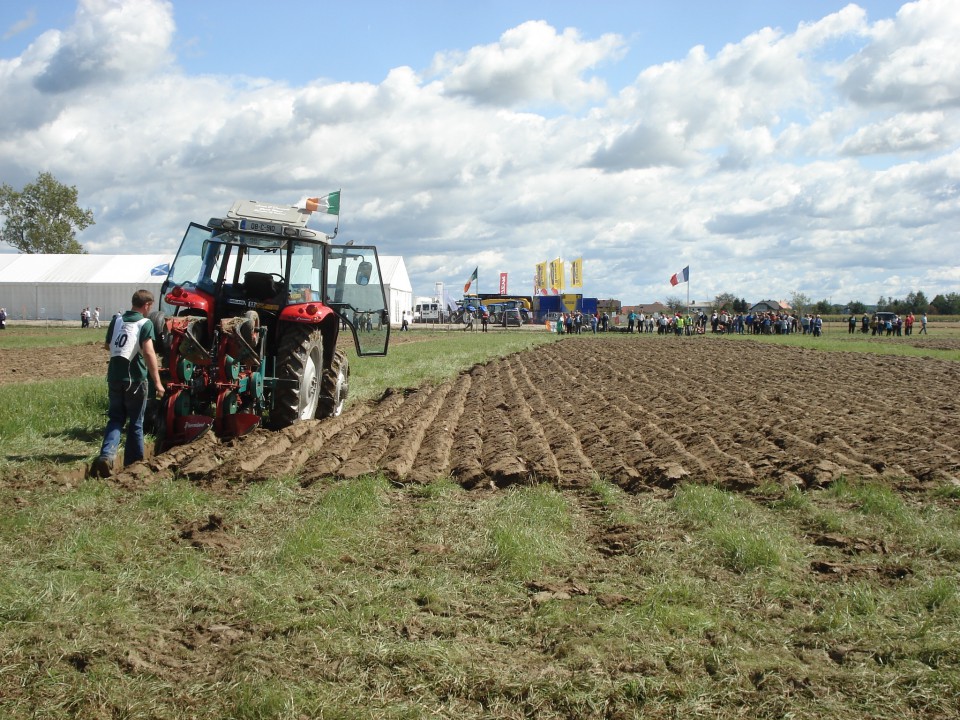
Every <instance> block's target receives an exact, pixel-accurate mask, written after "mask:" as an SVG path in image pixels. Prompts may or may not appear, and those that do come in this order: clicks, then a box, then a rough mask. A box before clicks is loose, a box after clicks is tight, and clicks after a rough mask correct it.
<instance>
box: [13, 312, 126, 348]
mask: <svg viewBox="0 0 960 720" xmlns="http://www.w3.org/2000/svg"><path fill="white" fill-rule="evenodd" d="M108 321H109V318H108ZM101 323H103V321H102V320H101ZM106 328H107V323H104V324H103V327H102V328H101V329H99V330H98V329H96V328H90V329H83V328H81V327H80V324H79V321H78V322H77V325H76V326H74V327H63V326H61V325H59V324H58V325H51V326H47V327H38V326H31V325H18V324H17V323H16V322H13V323H11V322H8V323H7V329H6V330H4V331H3V332H0V348H10V349H23V348H47V347H70V346H74V345H102V344H103V341H104V338H105V336H106V333H107V329H106Z"/></svg>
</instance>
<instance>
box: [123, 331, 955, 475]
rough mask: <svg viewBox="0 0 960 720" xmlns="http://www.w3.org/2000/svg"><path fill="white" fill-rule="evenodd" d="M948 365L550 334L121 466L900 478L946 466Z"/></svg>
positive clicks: (226, 471)
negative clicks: (415, 384)
mask: <svg viewBox="0 0 960 720" xmlns="http://www.w3.org/2000/svg"><path fill="white" fill-rule="evenodd" d="M958 381H960V366H958V365H957V364H956V363H950V362H945V361H938V360H931V359H926V358H924V359H920V358H909V357H895V356H872V355H864V354H848V353H836V352H833V353H827V352H817V351H812V350H807V349H798V348H789V347H778V346H771V345H764V344H758V343H753V342H732V341H722V340H715V339H712V338H680V339H678V338H651V339H644V340H639V339H637V340H634V339H633V338H600V339H596V340H593V339H589V340H587V341H579V340H578V339H569V340H566V341H562V342H558V343H554V344H551V345H546V346H543V347H541V348H539V349H536V350H533V351H528V352H524V353H520V354H516V355H513V356H510V357H507V358H504V359H499V360H495V361H492V362H489V363H487V364H483V365H478V366H476V367H473V368H472V369H470V370H469V371H466V372H464V373H462V374H460V375H459V376H458V377H456V378H455V379H452V380H449V381H447V382H443V383H441V384H438V385H430V386H426V387H422V388H416V389H400V390H392V391H389V392H387V393H386V394H385V395H384V396H383V397H381V398H380V399H378V400H377V401H375V402H369V403H362V404H353V405H349V406H348V408H347V410H346V411H345V413H344V414H343V415H342V416H341V417H339V418H336V419H333V420H327V421H323V422H306V423H301V424H298V425H295V426H293V427H291V428H288V429H287V430H286V431H283V432H281V433H274V432H269V431H266V430H257V431H255V432H254V433H252V434H251V435H248V436H246V437H244V438H241V439H239V440H234V441H231V442H227V443H220V442H219V441H217V440H216V439H215V438H213V437H211V436H207V437H204V438H202V439H201V440H199V441H198V442H196V443H194V444H192V445H189V446H185V447H180V448H175V449H173V450H171V451H169V452H167V453H164V454H162V455H160V456H158V457H155V458H151V459H150V460H148V461H147V462H146V463H144V464H142V465H139V466H134V467H132V468H130V469H129V470H128V471H127V472H126V473H124V474H123V475H122V476H121V477H120V478H119V480H120V481H121V482H129V483H138V482H142V481H144V480H146V479H147V478H149V477H150V476H151V475H152V474H153V473H155V472H164V471H171V470H173V471H176V472H177V473H178V474H180V475H181V476H186V477H189V478H192V479H195V480H199V481H204V482H208V483H213V484H222V483H235V482H250V481H256V480H262V479H266V478H268V477H276V476H280V475H284V474H296V475H297V476H299V477H300V478H301V479H302V483H303V484H304V485H308V484H310V483H312V482H314V481H316V480H318V479H320V478H323V477H326V476H331V475H332V476H336V477H342V478H352V477H357V476H360V475H363V474H366V473H372V472H375V471H381V472H383V473H385V474H386V475H387V476H388V477H390V478H391V479H392V480H395V481H397V482H400V483H407V482H418V483H422V482H429V481H431V480H432V479H435V478H437V477H442V476H451V477H453V478H454V479H455V480H456V481H457V482H459V483H460V484H462V485H463V486H464V487H468V488H475V487H492V486H499V487H502V486H506V485H510V484H515V483H532V482H542V483H550V484H552V485H555V486H557V487H560V488H575V487H582V486H585V485H587V484H589V483H590V482H591V481H592V480H594V479H595V478H598V477H599V478H604V479H606V480H608V481H610V482H614V483H616V484H617V485H619V486H621V487H622V488H624V489H626V490H628V491H631V492H638V491H643V490H646V489H652V488H655V487H658V486H659V487H669V486H672V485H675V484H676V483H678V482H680V481H691V482H703V483H716V484H718V485H720V486H723V487H727V488H732V489H733V488H735V489H743V488H748V487H753V486H758V485H761V484H764V483H768V482H774V483H780V484H787V485H797V486H804V487H812V486H817V485H822V484H828V483H830V482H831V481H833V480H835V479H836V478H837V477H839V476H840V475H848V476H860V477H877V476H885V477H887V478H889V479H890V480H891V481H892V482H896V483H897V484H898V485H900V486H904V485H906V486H910V485H926V484H932V483H938V484H939V483H943V482H953V483H956V482H957V478H960V402H958V399H957V395H956V388H957V387H958V386H960V383H958Z"/></svg>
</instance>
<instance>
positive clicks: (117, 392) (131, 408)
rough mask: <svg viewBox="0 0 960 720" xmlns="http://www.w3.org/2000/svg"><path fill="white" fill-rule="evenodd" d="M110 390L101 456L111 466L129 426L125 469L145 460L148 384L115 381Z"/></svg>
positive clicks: (144, 382)
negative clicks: (144, 438)
mask: <svg viewBox="0 0 960 720" xmlns="http://www.w3.org/2000/svg"><path fill="white" fill-rule="evenodd" d="M107 385H108V387H109V399H110V406H109V408H108V409H107V429H106V430H105V431H104V433H103V445H102V446H101V447H100V457H102V458H107V459H108V460H109V461H110V462H111V463H112V462H113V459H114V458H115V457H116V456H117V448H118V447H119V445H120V433H121V432H122V431H123V426H124V425H126V426H127V442H126V445H124V448H123V464H124V466H127V465H130V464H131V463H135V462H137V461H138V460H143V414H144V411H146V409H147V381H146V380H142V381H140V382H133V383H131V382H130V381H128V380H121V381H116V380H111V381H109V382H108V383H107Z"/></svg>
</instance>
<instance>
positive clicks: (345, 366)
mask: <svg viewBox="0 0 960 720" xmlns="http://www.w3.org/2000/svg"><path fill="white" fill-rule="evenodd" d="M349 392H350V364H349V361H348V360H347V356H346V354H345V353H344V352H343V351H342V350H337V351H336V352H335V353H333V361H332V362H331V363H330V367H328V368H327V369H326V372H324V373H323V382H322V383H321V384H320V407H319V411H318V412H317V417H321V418H327V417H337V416H338V415H339V414H340V413H342V412H343V405H344V403H345V402H346V400H347V394H348V393H349Z"/></svg>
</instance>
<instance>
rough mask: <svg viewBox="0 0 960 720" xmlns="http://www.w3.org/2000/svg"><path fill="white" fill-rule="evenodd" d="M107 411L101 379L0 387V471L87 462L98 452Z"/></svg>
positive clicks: (105, 396)
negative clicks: (6, 468)
mask: <svg viewBox="0 0 960 720" xmlns="http://www.w3.org/2000/svg"><path fill="white" fill-rule="evenodd" d="M106 412H107V386H106V382H105V381H104V380H103V379H102V378H71V379H67V380H49V381H43V382H35V383H25V384H13V385H0V446H3V449H4V452H3V456H2V457H0V471H2V470H3V468H4V467H8V466H11V465H31V466H36V465H38V464H44V463H71V462H78V461H85V460H87V459H89V458H90V457H91V455H92V454H93V453H96V452H97V451H98V450H99V448H100V440H101V439H102V433H103V427H104V425H105V424H106Z"/></svg>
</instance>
